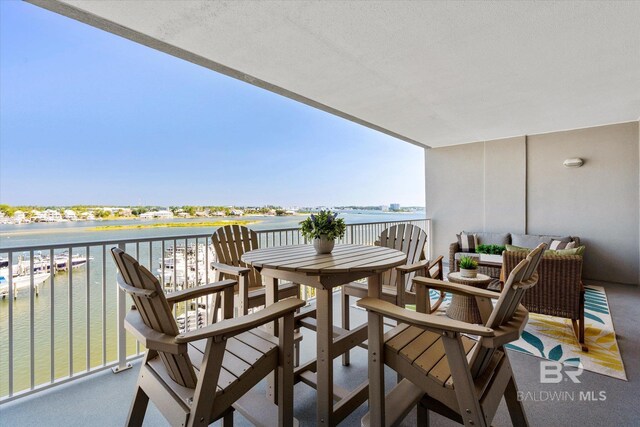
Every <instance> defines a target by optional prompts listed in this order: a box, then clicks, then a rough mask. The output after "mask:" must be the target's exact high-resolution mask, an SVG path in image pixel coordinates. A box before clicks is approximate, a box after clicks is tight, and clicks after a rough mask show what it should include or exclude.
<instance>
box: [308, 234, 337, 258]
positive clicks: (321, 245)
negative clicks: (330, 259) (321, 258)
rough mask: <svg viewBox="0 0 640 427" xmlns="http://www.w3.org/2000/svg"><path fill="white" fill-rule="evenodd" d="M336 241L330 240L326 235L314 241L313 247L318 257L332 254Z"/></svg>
mask: <svg viewBox="0 0 640 427" xmlns="http://www.w3.org/2000/svg"><path fill="white" fill-rule="evenodd" d="M335 244H336V241H335V240H331V239H329V238H328V237H327V236H325V235H324V234H323V235H321V236H320V238H319V239H313V247H314V248H315V250H316V253H317V254H318V255H321V254H330V253H331V251H332V250H333V247H334V246H335Z"/></svg>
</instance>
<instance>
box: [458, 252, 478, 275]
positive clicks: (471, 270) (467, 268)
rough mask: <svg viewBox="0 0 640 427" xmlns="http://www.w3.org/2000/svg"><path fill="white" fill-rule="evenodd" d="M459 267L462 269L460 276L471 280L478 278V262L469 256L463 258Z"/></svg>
mask: <svg viewBox="0 0 640 427" xmlns="http://www.w3.org/2000/svg"><path fill="white" fill-rule="evenodd" d="M458 266H459V267H460V276H462V277H466V278H469V279H473V278H474V277H476V276H478V261H476V260H475V259H473V258H471V257H468V256H465V257H462V258H460V262H459V263H458Z"/></svg>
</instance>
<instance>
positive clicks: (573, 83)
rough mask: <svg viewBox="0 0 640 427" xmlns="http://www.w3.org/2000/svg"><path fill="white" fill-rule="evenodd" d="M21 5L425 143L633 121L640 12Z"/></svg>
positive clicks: (477, 5) (577, 6)
mask: <svg viewBox="0 0 640 427" xmlns="http://www.w3.org/2000/svg"><path fill="white" fill-rule="evenodd" d="M29 1H30V2H31V3H34V4H37V5H39V6H42V7H44V8H47V9H50V10H53V11H55V12H58V13H61V14H63V15H67V16H70V17H72V18H75V19H77V20H79V21H82V22H86V23H88V24H90V25H93V26H95V27H98V28H102V29H104V30H106V31H110V32H112V33H115V34H118V35H121V36H123V37H126V38H129V39H132V40H134V41H136V42H139V43H142V44H145V45H148V46H150V47H153V48H155V49H158V50H161V51H164V52H167V53H169V54H172V55H175V56H177V57H180V58H183V59H185V60H188V61H192V62H194V63H197V64H200V65H202V66H205V67H208V68H210V69H212V70H215V71H218V72H222V73H224V74H227V75H230V76H233V77H236V78H239V79H242V80H245V81H247V82H249V83H251V84H254V85H257V86H260V87H263V88H265V89H268V90H271V91H273V92H276V93H279V94H282V95H283V96H287V97H290V98H292V99H295V100H298V101H301V102H304V103H306V104H309V105H311V106H314V107H317V108H320V109H323V110H325V111H328V112H330V113H332V114H336V115H339V116H341V117H345V118H347V119H349V120H353V121H355V122H357V123H361V124H363V125H365V126H369V127H371V128H374V129H377V130H379V131H382V132H385V133H387V134H390V135H393V136H395V137H398V138H400V139H403V140H405V141H409V142H413V143H416V144H419V145H424V146H432V147H438V146H445V145H453V144H461V143H467V142H474V141H482V140H490V139H497V138H505V137H510V136H516V135H526V134H538V133H545V132H551V131H557V130H565V129H574V128H583V127H590V126H597V125H602V124H609V123H618V122H627V121H633V120H638V118H639V116H640V24H639V23H640V2H396V1H379V2H355V1H354V2H320V1H308V2H289V1H285V2H235V1H228V2H227V1H219V2H218V1H216V2H214V1H202V0H194V1H167V0H165V1H139V0H135V1H95V0H53V1H52V0H29Z"/></svg>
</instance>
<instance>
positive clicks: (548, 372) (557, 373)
mask: <svg viewBox="0 0 640 427" xmlns="http://www.w3.org/2000/svg"><path fill="white" fill-rule="evenodd" d="M563 368H564V366H563V365H562V363H560V362H555V361H552V360H543V361H541V362H540V382H541V383H542V384H557V383H559V382H562V380H564V381H566V380H567V378H569V379H570V380H571V381H573V382H574V383H580V380H579V379H578V377H579V376H580V375H582V371H583V370H584V369H583V368H582V363H579V364H578V366H576V369H575V370H566V371H565V370H563ZM565 377H567V378H565Z"/></svg>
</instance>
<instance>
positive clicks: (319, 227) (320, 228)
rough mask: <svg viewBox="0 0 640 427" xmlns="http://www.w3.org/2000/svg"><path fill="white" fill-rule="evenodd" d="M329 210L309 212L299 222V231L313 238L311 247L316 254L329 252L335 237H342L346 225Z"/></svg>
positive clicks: (306, 236)
mask: <svg viewBox="0 0 640 427" xmlns="http://www.w3.org/2000/svg"><path fill="white" fill-rule="evenodd" d="M337 216H338V214H337V213H334V212H331V211H320V212H318V213H317V214H311V216H309V218H307V219H305V220H304V221H302V222H301V223H300V226H301V227H300V231H301V232H302V235H303V236H304V237H305V238H307V239H308V240H313V247H314V248H315V250H316V253H318V254H330V253H331V251H332V250H333V246H334V245H335V243H336V239H341V238H342V237H344V233H345V231H346V230H347V225H346V224H345V223H344V219H342V218H337Z"/></svg>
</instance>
